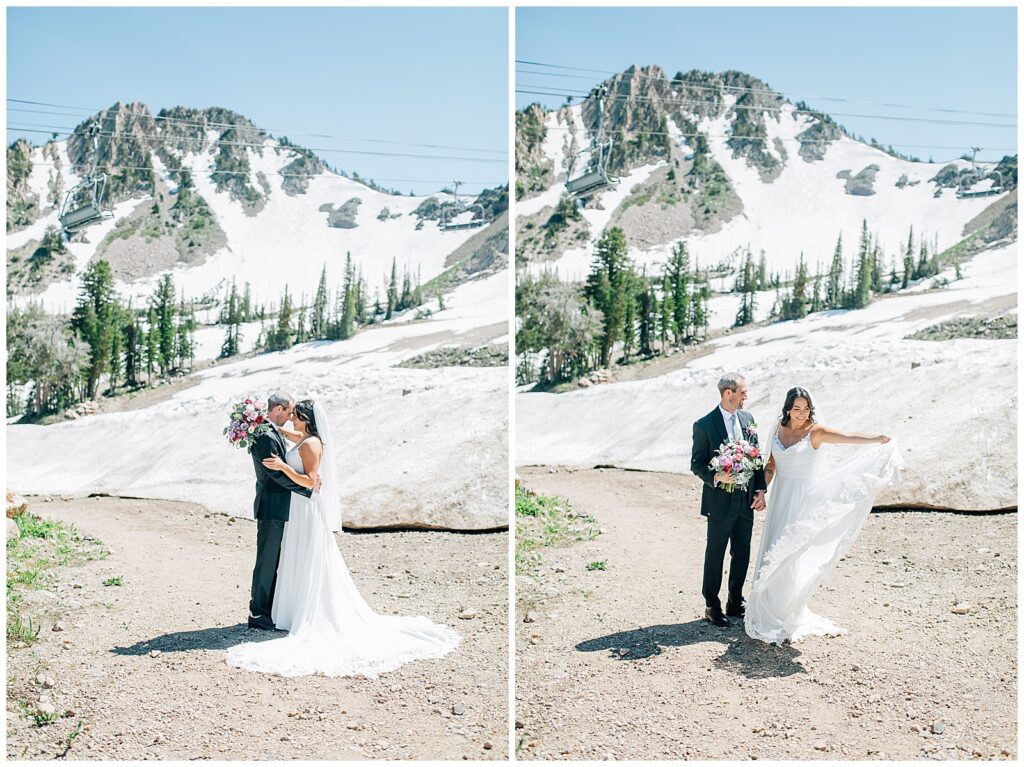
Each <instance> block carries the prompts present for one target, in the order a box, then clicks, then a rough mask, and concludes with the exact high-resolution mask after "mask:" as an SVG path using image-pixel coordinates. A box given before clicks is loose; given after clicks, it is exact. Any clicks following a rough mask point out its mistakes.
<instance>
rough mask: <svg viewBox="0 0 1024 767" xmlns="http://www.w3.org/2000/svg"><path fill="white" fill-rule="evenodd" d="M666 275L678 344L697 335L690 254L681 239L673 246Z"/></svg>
mask: <svg viewBox="0 0 1024 767" xmlns="http://www.w3.org/2000/svg"><path fill="white" fill-rule="evenodd" d="M665 277H666V278H667V280H668V285H669V288H668V290H669V294H670V296H671V301H670V303H671V306H672V324H671V329H672V333H673V335H674V336H675V344H676V346H680V345H681V344H682V342H683V339H685V338H690V337H692V336H693V335H695V333H694V330H693V307H692V306H691V295H690V294H691V290H690V283H691V279H692V278H691V274H690V254H689V252H688V251H687V249H686V243H685V242H683V241H682V240H680V241H679V242H677V243H676V244H675V245H674V246H673V247H672V255H671V256H669V259H668V262H667V263H666V264H665Z"/></svg>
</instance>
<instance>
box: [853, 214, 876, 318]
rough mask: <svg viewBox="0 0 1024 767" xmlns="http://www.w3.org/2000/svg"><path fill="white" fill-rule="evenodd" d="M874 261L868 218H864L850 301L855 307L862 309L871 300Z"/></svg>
mask: <svg viewBox="0 0 1024 767" xmlns="http://www.w3.org/2000/svg"><path fill="white" fill-rule="evenodd" d="M873 261H874V257H873V256H872V253H871V236H870V235H869V234H868V222H867V219H864V223H863V225H862V228H861V233H860V250H859V251H858V253H857V278H856V282H855V287H854V289H853V291H852V296H851V301H850V304H851V306H852V307H853V308H854V309H861V308H863V307H865V306H867V305H868V304H869V303H870V302H871V285H872V283H873V282H874V275H873V272H872V268H871V265H872V263H873Z"/></svg>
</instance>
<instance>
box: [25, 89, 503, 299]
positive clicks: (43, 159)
mask: <svg viewBox="0 0 1024 767" xmlns="http://www.w3.org/2000/svg"><path fill="white" fill-rule="evenodd" d="M129 107H130V108H121V109H120V111H117V112H115V110H111V111H110V112H105V113H103V115H105V116H104V117H103V119H113V118H111V117H110V115H114V114H116V115H118V117H119V119H121V120H123V121H127V122H126V123H125V124H126V125H127V126H128V127H125V128H123V129H122V130H123V131H124V132H122V133H118V134H116V135H118V136H126V138H119V139H117V141H118V142H119V143H118V144H114V143H108V144H103V143H101V149H103V151H104V152H105V154H104V157H105V158H107V155H109V154H110V153H115V152H121V153H124V152H127V151H128V150H129V149H130V150H131V151H133V152H135V155H133V156H137V157H143V158H144V159H142V160H139V159H136V160H134V162H136V163H137V162H149V163H151V164H152V167H153V169H154V175H155V176H156V177H157V181H156V182H155V187H154V186H152V185H148V182H147V185H148V186H147V187H146V188H147V189H151V190H152V189H154V188H155V189H156V190H157V192H156V193H153V192H152V191H151V192H147V193H139V194H136V195H134V196H132V198H131V199H125V200H120V201H116V202H112V204H111V205H107V206H105V207H109V208H111V209H112V211H113V214H114V217H113V218H112V219H109V220H106V221H102V222H98V223H95V224H92V225H90V226H88V227H86V228H85V229H84V230H83V233H84V236H82V237H76V238H75V239H74V240H73V241H72V242H70V243H68V249H69V251H70V253H71V257H72V262H73V267H74V269H73V271H74V273H71V271H70V270H69V271H68V272H67V273H62V274H61V276H60V278H59V279H58V280H56V281H54V282H51V283H48V284H46V285H42V286H40V288H41V290H40V289H33V290H31V291H28V290H19V291H18V295H17V296H16V297H15V299H16V300H18V301H21V302H23V301H24V300H26V298H27V297H28V296H31V297H32V298H33V300H37V301H41V302H42V303H43V305H44V306H45V307H46V308H48V309H50V310H54V311H68V310H70V308H71V307H72V306H73V305H74V302H75V297H76V295H77V291H78V280H77V277H76V274H77V273H80V272H81V270H82V269H83V268H84V267H85V265H86V264H87V263H89V261H90V260H92V259H93V258H95V257H96V256H97V253H98V252H101V251H104V249H107V248H110V247H111V238H114V239H115V240H116V238H117V237H119V236H120V237H122V238H123V239H124V240H125V242H126V243H127V244H125V243H118V242H114V246H116V249H117V250H118V253H119V254H120V255H119V258H121V259H123V260H125V261H130V262H132V266H133V268H132V269H127V268H122V265H121V264H120V263H119V262H118V259H116V258H115V259H108V260H111V261H112V267H113V269H114V274H115V277H119V280H118V284H117V288H118V291H119V293H120V294H121V295H122V296H123V297H124V298H125V300H127V299H128V298H134V299H135V303H136V305H138V304H139V303H140V302H141V301H143V300H144V299H146V298H147V297H148V296H149V295H151V293H152V291H153V289H154V287H155V285H156V281H157V279H158V277H159V274H160V273H161V272H164V271H166V270H167V269H170V270H171V271H172V273H173V275H174V279H175V285H176V286H177V287H178V289H179V292H180V291H181V290H183V291H184V293H185V295H186V297H187V298H194V297H199V296H202V295H206V294H209V295H213V296H215V297H217V298H220V297H221V296H222V295H223V293H224V289H225V287H226V286H227V284H228V283H229V282H230V281H231V279H232V278H235V279H237V280H238V283H239V288H241V285H242V283H244V282H249V283H250V285H251V287H252V296H253V299H254V300H255V301H257V302H267V303H269V302H271V301H276V300H278V299H279V298H280V296H281V293H282V291H283V288H284V286H285V284H286V283H287V284H288V287H289V292H290V293H291V294H292V295H294V296H299V295H301V294H302V293H305V295H306V296H307V297H308V296H312V295H313V293H315V291H316V287H317V282H318V280H319V277H320V271H321V268H322V267H323V266H324V265H326V268H327V278H328V284H329V285H330V286H331V287H332V289H333V288H334V287H335V286H337V285H340V284H341V282H342V281H343V278H344V265H345V259H346V254H348V253H351V256H352V259H353V262H354V263H355V265H356V266H357V267H358V268H360V269H362V271H363V273H364V274H365V276H366V280H367V283H368V287H369V295H370V297H371V299H372V296H373V295H374V292H375V291H376V290H378V289H379V290H381V291H382V292H383V289H384V287H385V280H386V277H387V275H389V274H390V271H391V264H392V259H394V260H395V261H396V262H397V269H398V274H399V278H400V279H401V275H402V273H403V271H404V270H405V269H408V270H409V272H410V273H411V274H412V275H413V276H414V277H415V276H416V275H417V274H418V275H419V277H420V278H421V280H422V281H423V282H427V281H428V280H429V279H430V278H431V277H433V276H435V275H437V274H438V273H440V272H441V271H442V270H443V268H444V263H445V259H446V257H447V256H448V255H449V254H450V253H452V252H453V251H455V250H456V249H457V248H458V247H459V246H460V245H462V244H463V243H464V242H465V241H466V240H467V239H469V238H470V237H471V236H472V235H473V234H474V233H475V232H477V231H479V230H478V229H465V230H449V231H444V230H443V229H442V228H441V227H440V225H439V216H438V215H437V213H436V212H433V213H431V212H429V211H428V212H426V213H425V214H424V212H423V211H421V214H420V215H414V211H416V210H417V209H418V208H420V206H421V205H423V204H424V203H425V202H427V201H429V200H431V199H434V200H435V201H436V203H437V204H444V203H447V204H448V205H451V206H453V207H452V209H451V211H450V215H451V216H452V220H453V221H463V220H468V219H469V218H471V217H472V216H473V213H472V212H471V211H470V210H469V209H467V207H466V203H467V202H469V200H470V197H469V196H467V195H466V194H465V193H464V192H463V194H461V195H460V198H461V204H460V205H457V206H456V205H454V203H453V197H452V195H451V194H450V193H437V194H434V195H427V196H406V195H397V194H388V193H385V192H382V191H378V190H377V189H375V188H371V186H369V185H367V184H364V183H361V182H360V181H358V180H354V179H352V178H348V177H346V176H343V175H340V174H338V173H335V172H333V171H332V170H330V169H328V168H326V167H324V166H322V165H320V164H319V161H317V160H315V159H311V157H310V155H309V153H308V152H306V151H305V150H301V149H299V148H295V147H292V146H291V145H289V144H284V143H280V142H278V141H277V140H275V139H272V138H269V137H267V135H266V134H265V133H262V132H259V131H257V130H256V129H255V128H254V127H253V126H252V125H251V124H250V123H248V121H246V120H244V118H241V117H240V116H234V118H233V119H235V120H237V121H238V123H239V130H241V129H243V128H244V129H245V130H246V131H248V133H247V134H246V135H250V134H251V135H252V136H256V138H250V139H249V141H251V142H252V145H251V146H249V145H245V142H239V141H238V139H237V138H235V139H234V141H235V142H236V143H238V144H242V146H241V148H239V147H238V146H235V144H232V143H231V142H230V141H228V142H227V143H224V141H223V140H222V139H223V137H222V136H221V135H219V134H218V132H217V131H212V130H211V131H208V132H207V134H206V136H205V138H202V137H201V136H200V137H198V138H197V137H195V136H191V135H189V137H188V139H187V140H185V139H180V138H179V139H178V140H179V142H180V143H179V144H174V143H168V141H167V139H168V138H172V137H173V136H163V135H162V134H161V135H150V134H153V133H155V132H157V131H164V132H168V131H171V130H172V129H174V128H175V126H176V124H175V123H159V124H157V123H153V119H152V118H151V117H149V114H148V110H146V109H145V107H144V105H129ZM139 126H144V127H139ZM130 129H137V131H138V135H140V136H141V138H137V139H136V138H134V137H133V136H134V134H131V133H130V132H129V131H130ZM178 130H179V132H180V130H182V129H178ZM69 141H70V140H63V141H59V142H53V143H51V144H48V145H46V146H44V147H35V148H33V149H32V150H31V152H30V155H29V160H30V162H31V171H30V172H29V174H28V177H27V180H26V181H25V183H26V184H27V187H28V192H27V196H31V195H35V196H36V197H38V199H39V200H40V201H41V204H40V206H39V208H40V213H41V217H39V218H37V219H35V220H34V221H33V222H32V223H31V224H29V225H28V226H25V227H24V228H20V229H16V230H15V231H12V232H9V233H8V236H7V249H8V252H9V253H10V252H12V251H16V250H17V249H19V248H23V247H26V246H27V245H29V244H30V243H32V242H33V241H35V242H38V241H39V240H41V239H42V237H43V234H44V232H45V231H46V229H47V227H51V226H59V221H58V207H59V206H56V207H54V206H50V205H47V204H46V203H45V201H46V200H48V199H50V198H52V189H53V188H55V187H59V188H60V189H63V190H67V189H69V188H70V187H71V186H73V185H74V184H75V183H76V182H77V181H78V180H79V177H78V176H76V175H75V174H74V173H72V172H70V171H69V168H70V167H71V166H70V164H69V163H70V160H69V147H68V144H69ZM104 141H108V142H112V141H113V140H111V139H104ZM227 149H230V150H231V160H232V162H234V163H236V164H240V165H241V166H242V167H244V168H245V171H243V172H241V174H240V175H239V174H236V175H235V176H231V175H230V174H228V175H229V180H230V181H232V182H234V183H239V184H241V183H244V184H245V185H247V188H249V189H250V190H252V194H253V195H254V196H255V197H256V198H257V203H258V204H253V205H246V204H245V203H244V202H243V201H242V200H240V199H239V198H238V196H237V195H236V194H233V192H232V189H231V187H229V186H225V182H224V180H223V179H222V178H216V177H215V176H214V174H213V171H214V170H215V169H217V168H219V167H221V166H220V165H218V162H221V163H223V162H224V161H223V158H222V157H220V155H221V154H222V153H223V152H225V151H226V150H227ZM55 154H56V157H57V160H56V161H55V159H54V155H55ZM167 160H171V161H173V164H174V165H180V168H182V169H185V170H188V171H190V173H191V180H192V184H193V185H194V193H195V194H197V195H199V196H200V197H201V198H202V199H203V200H204V201H205V202H206V204H207V205H208V206H209V209H210V212H211V213H212V216H213V220H214V222H215V226H216V227H218V228H219V231H220V232H222V233H223V238H221V237H220V235H219V233H218V239H217V245H215V246H213V247H211V250H212V252H210V253H203V254H201V255H199V256H196V257H191V256H190V257H188V258H185V257H182V258H180V259H175V256H174V245H173V244H171V243H172V242H173V240H174V238H175V237H176V236H177V235H178V230H179V229H181V228H182V227H183V226H184V224H182V223H179V224H178V226H177V227H173V226H172V227H170V228H169V229H162V228H161V227H162V226H163V224H164V223H165V222H166V218H167V215H166V214H167V211H166V210H164V211H163V212H162V215H163V219H164V220H163V221H160V222H159V225H158V226H157V230H158V231H159V233H160V239H154V238H152V237H147V238H142V237H139V236H135V237H129V236H128V233H127V230H126V229H124V228H122V229H118V227H119V226H121V227H124V226H125V225H126V223H127V222H129V221H130V220H136V219H140V220H141V219H144V218H145V215H146V214H147V212H148V211H149V209H150V208H151V207H153V205H154V203H156V202H159V203H160V205H161V206H164V207H165V208H167V207H170V205H171V203H172V202H173V200H174V199H175V197H174V196H175V195H176V193H177V191H178V178H179V177H176V176H174V175H173V174H172V173H171V172H170V171H169V167H171V166H169V164H168V162H167ZM106 161H108V162H110V163H111V165H110V167H112V168H113V169H115V172H116V169H117V168H118V167H120V166H119V164H118V163H117V162H114V161H112V160H109V159H107V160H106ZM124 162H125V163H127V162H129V161H128V160H125V161H124ZM303 162H305V163H306V166H304V167H301V168H299V172H297V171H296V165H295V164H296V163H303ZM58 166H59V167H58ZM232 167H233V166H232ZM482 168H483V169H482V171H481V173H484V174H485V173H487V172H489V171H491V170H492V168H491V167H490V166H482ZM494 169H497V170H500V173H498V174H497V175H498V176H503V175H504V168H503V167H502V166H501V165H497V164H496V165H495V166H494ZM497 170H496V171H495V172H496V173H497ZM297 176H299V177H300V178H298V179H297ZM496 180H498V179H497V178H496ZM157 197H159V200H158V199H155V198H157ZM343 207H344V215H341V214H340V213H339V211H340V210H341V209H342V208H343ZM429 207H431V205H428V208H429ZM433 207H434V208H436V205H434V206H433ZM458 211H461V213H460V212H458ZM490 217H491V216H490V214H488V216H487V218H488V219H489V218H490ZM332 218H333V223H331V222H332ZM115 230H116V231H115ZM221 239H223V240H225V241H224V242H223V243H222V244H221ZM104 240H107V242H104ZM158 251H161V252H162V251H167V252H169V254H170V255H165V257H164V260H163V261H162V262H161V261H160V259H158V258H155V257H152V254H153V253H155V252H158ZM147 261H148V262H150V263H151V264H152V266H151V267H150V266H149V264H147ZM128 272H132V273H131V274H128ZM139 272H143V273H139ZM126 274H127V275H128V276H126Z"/></svg>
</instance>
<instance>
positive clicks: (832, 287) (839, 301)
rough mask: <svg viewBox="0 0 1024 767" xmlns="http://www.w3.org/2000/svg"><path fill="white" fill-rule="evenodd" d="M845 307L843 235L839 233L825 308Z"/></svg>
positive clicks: (830, 270) (833, 255) (830, 271)
mask: <svg viewBox="0 0 1024 767" xmlns="http://www.w3.org/2000/svg"><path fill="white" fill-rule="evenodd" d="M842 305H843V233H842V232H840V233H839V239H838V240H837V241H836V249H835V252H834V253H833V254H832V267H831V268H830V269H829V271H828V289H827V291H826V293H825V306H826V308H828V309H838V308H840V307H841V306H842Z"/></svg>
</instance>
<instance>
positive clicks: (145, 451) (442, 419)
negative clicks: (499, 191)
mask: <svg viewBox="0 0 1024 767" xmlns="http://www.w3.org/2000/svg"><path fill="white" fill-rule="evenodd" d="M508 279H509V277H508V274H507V271H501V272H499V273H498V274H496V275H493V276H491V277H488V278H486V279H478V280H475V281H471V282H468V283H466V284H463V285H461V286H460V287H458V288H457V289H456V290H455V291H454V293H452V294H451V295H450V296H448V297H447V299H446V306H447V308H446V310H445V311H443V312H439V313H437V314H435V315H434V316H433V317H432V318H431V319H430V320H428V321H423V322H411V323H400V324H388V325H380V326H375V327H372V328H370V329H367V330H364V331H362V332H360V333H358V334H357V335H356V336H354V337H353V338H352V339H349V340H347V341H338V342H316V343H309V344H304V345H301V346H296V347H293V348H292V349H290V350H288V351H285V352H278V353H272V354H262V355H257V356H255V357H251V358H248V359H243V360H239V361H236V362H230V363H225V364H221V365H218V366H214V367H211V368H207V369H206V370H203V371H201V372H198V373H196V374H193V376H192V377H191V379H192V381H193V382H194V385H193V386H191V387H189V388H185V389H184V390H182V391H179V392H178V393H177V394H175V395H174V396H173V397H171V398H170V399H168V400H166V401H163V402H160V403H158V404H155V405H151V406H149V407H145V408H143V409H139V410H132V411H127V412H120V413H111V414H107V415H99V416H93V417H89V418H84V419H81V420H78V421H71V422H65V423H61V424H56V425H52V426H27V425H25V426H18V425H16V426H9V427H8V432H7V444H8V458H7V476H8V487H11V488H13V489H15V490H17V491H19V492H22V493H66V494H74V495H81V494H85V493H110V494H114V495H129V496H139V497H146V498H165V499H171V500H183V501H194V502H196V503H200V504H202V505H204V506H205V507H207V508H209V509H211V510H214V511H217V512H223V513H225V514H233V515H239V516H251V515H252V492H253V481H254V480H253V473H252V472H253V469H252V465H251V459H250V457H249V456H248V454H247V453H245V452H244V451H241V450H236V449H234V448H232V447H230V446H229V445H228V443H227V442H226V441H225V439H224V438H223V437H222V435H221V429H222V428H223V426H224V425H225V424H226V417H227V413H228V408H229V407H230V405H231V403H233V402H235V401H237V400H238V399H239V398H240V397H243V396H245V395H246V394H248V393H257V394H260V395H263V396H266V394H268V393H269V392H271V391H273V390H276V389H284V390H286V391H288V392H290V393H291V394H292V395H293V396H295V397H297V398H305V397H311V398H314V399H317V400H319V401H321V402H322V403H323V404H324V405H325V407H326V408H327V411H328V413H329V414H330V416H331V419H332V420H331V425H332V431H333V434H334V436H335V439H336V440H338V441H339V444H338V445H337V446H336V452H335V455H336V456H337V460H338V471H339V477H340V481H341V482H342V485H343V487H342V495H343V502H344V506H345V508H344V521H345V524H346V526H348V527H377V526H402V525H412V526H421V527H432V528H444V529H455V530H482V529H492V528H498V527H504V526H507V524H508V469H507V467H508V457H507V456H508V436H507V435H508V372H507V368H505V367H440V368H433V369H410V368H399V367H395V366H396V365H397V364H398V363H400V362H402V361H403V360H408V359H410V358H412V357H416V356H418V355H420V354H422V353H424V352H428V351H430V350H433V349H438V348H441V347H445V346H470V347H477V346H481V345H485V344H491V343H507V342H508V329H507V319H508V314H507V312H508V300H507V296H508V288H509V285H508Z"/></svg>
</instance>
